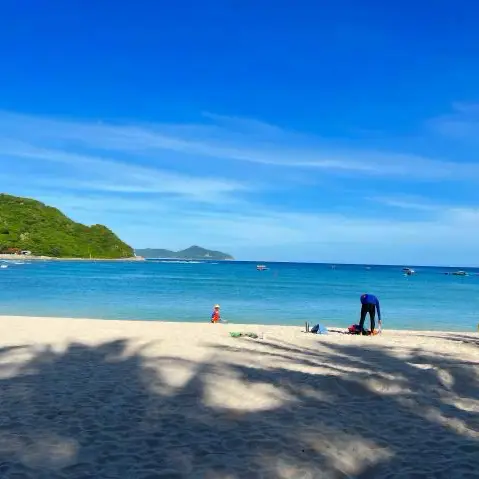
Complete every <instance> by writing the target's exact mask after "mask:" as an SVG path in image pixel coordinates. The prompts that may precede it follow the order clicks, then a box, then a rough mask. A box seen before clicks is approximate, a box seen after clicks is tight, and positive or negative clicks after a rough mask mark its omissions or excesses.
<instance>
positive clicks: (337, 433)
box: [0, 340, 479, 479]
mask: <svg viewBox="0 0 479 479" xmlns="http://www.w3.org/2000/svg"><path fill="white" fill-rule="evenodd" d="M235 344H239V345H240V347H237V348H230V349H228V348H223V347H221V346H220V347H218V348H217V353H216V354H215V355H214V357H213V358H211V359H209V360H206V361H203V362H200V363H196V362H192V361H189V360H187V359H184V358H180V357H177V358H175V357H170V356H159V357H158V356H157V357H149V356H147V355H145V354H143V353H142V352H141V351H138V350H135V349H133V348H132V345H131V344H130V343H129V342H128V341H127V340H118V341H112V342H107V343H104V344H100V345H97V346H91V345H86V344H81V343H72V344H70V345H69V346H68V348H67V349H66V350H65V351H63V352H56V351H54V350H52V349H46V350H43V351H35V350H33V349H31V358H30V359H29V360H28V361H26V362H24V363H23V364H22V365H21V367H18V368H17V370H16V372H15V374H8V375H4V376H1V377H0V477H22V475H23V476H25V477H33V478H43V477H45V478H52V479H55V478H57V477H58V478H65V477H68V478H73V479H75V478H87V477H100V478H115V477H118V478H128V477H131V478H140V479H141V478H148V477H150V478H154V477H198V478H226V477H228V478H244V477H248V478H250V477H251V478H255V477H263V478H271V479H272V478H278V477H281V478H286V477H291V478H295V479H296V478H298V479H299V478H301V477H310V478H316V477H318V478H320V477H325V478H337V477H351V476H354V477H364V478H370V477H371V478H373V477H395V475H396V474H399V473H403V474H407V473H409V472H411V473H412V472H416V473H418V474H419V473H421V474H426V476H424V477H445V478H446V477H447V478H452V477H468V474H473V473H476V471H477V468H478V467H479V443H478V436H479V423H478V410H477V409H474V408H475V407H476V406H475V404H476V403H475V402H474V397H476V398H477V397H479V386H478V382H477V371H474V370H473V369H471V365H470V364H465V363H464V362H463V363H457V362H454V361H452V360H446V359H442V360H441V359H438V358H421V360H422V361H423V362H424V361H425V360H426V359H427V361H429V362H432V361H434V362H433V363H432V364H433V367H434V368H436V369H440V370H441V371H446V372H447V374H448V375H449V376H448V377H449V379H450V381H449V383H447V384H444V383H443V382H441V381H440V380H438V379H437V374H436V373H435V372H434V371H435V370H434V371H433V370H428V369H418V368H417V367H415V366H414V365H411V364H414V361H416V360H417V361H419V358H410V360H409V361H407V362H405V361H402V360H399V359H397V358H395V357H392V356H391V355H389V354H387V353H386V352H384V351H381V350H379V349H378V350H374V351H371V350H364V349H362V348H360V347H357V346H337V345H331V344H330V345H329V346H322V347H321V349H320V348H314V347H312V348H309V349H308V350H307V351H304V353H305V354H303V353H302V350H301V348H298V347H296V346H293V345H287V344H280V343H276V344H273V343H270V344H268V343H266V344H265V346H264V347H263V348H262V350H261V351H260V352H259V353H258V352H255V350H254V348H252V349H251V351H248V357H250V358H252V360H253V361H254V362H255V364H254V365H251V364H249V365H245V364H244V361H242V360H241V358H240V357H239V356H238V357H237V356H236V355H239V354H241V353H244V350H245V349H247V348H248V345H247V343H246V342H245V343H242V342H241V343H235ZM14 352H15V350H14V349H12V350H5V351H2V355H3V356H2V357H3V360H4V361H5V358H8V355H9V354H14ZM255 354H256V355H257V356H258V357H257V361H255V356H254V355H255ZM268 354H271V355H273V356H272V360H273V363H271V362H269V363H268V362H267V361H266V360H267V359H268ZM12 357H13V356H12ZM331 358H334V364H328V363H331V362H332V360H331ZM275 361H281V363H279V362H278V363H277V364H275V363H274V362H275ZM371 361H374V362H375V364H376V365H377V371H378V373H377V377H373V378H371V376H370V375H368V374H367V373H364V372H362V370H364V365H365V364H368V363H370V362H371ZM409 363H410V364H409ZM271 364H273V366H272V365H271ZM328 366H330V367H328ZM318 368H322V369H321V370H319V369H318ZM345 371H346V372H345ZM347 371H354V372H353V373H347ZM182 375H183V376H182ZM451 378H452V379H451ZM456 378H457V381H456ZM179 379H181V381H180V380H179ZM372 380H375V381H383V382H384V385H385V386H384V390H382V391H381V390H377V389H376V390H375V389H374V388H371V387H370V382H371V381H372ZM464 381H467V382H468V384H469V386H468V388H466V387H465V386H462V387H461V386H458V384H462V383H463V382H464ZM230 386H231V387H230ZM228 388H230V389H228ZM388 388H389V389H388ZM394 388H396V389H397V390H398V391H402V392H396V393H395V394H391V393H390V391H391V390H396V389H394ZM238 390H240V391H242V393H241V392H240V394H241V397H237V398H233V397H231V395H235V394H238V392H237V391H238ZM466 392H467V394H466ZM215 393H218V394H217V396H218V397H219V398H220V399H219V400H217V398H216V397H215ZM222 394H223V396H221V395H222ZM225 394H226V396H225ZM228 395H230V397H228ZM221 397H224V398H225V399H224V403H222V402H221ZM458 397H461V398H462V399H463V401H465V403H468V401H469V403H468V404H469V409H467V407H466V406H467V404H466V406H464V408H463V409H461V408H458V406H457V405H455V403H454V401H452V399H454V398H455V399H457V398H458ZM258 398H260V399H261V398H262V399H261V400H264V402H263V403H262V402H261V401H260V400H258ZM448 401H449V402H448ZM232 404H233V406H232ZM448 422H449V423H450V424H449V423H448ZM461 425H462V426H461ZM461 427H462V429H461ZM438 445H439V446H440V447H439V448H438ZM438 451H439V452H438ZM160 474H161V475H160ZM470 477H473V476H470Z"/></svg>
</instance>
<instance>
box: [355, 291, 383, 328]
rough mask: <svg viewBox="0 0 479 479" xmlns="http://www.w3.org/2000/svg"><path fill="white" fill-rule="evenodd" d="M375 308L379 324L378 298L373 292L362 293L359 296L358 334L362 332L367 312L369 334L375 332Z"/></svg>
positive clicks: (379, 309)
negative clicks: (369, 326) (369, 321)
mask: <svg viewBox="0 0 479 479" xmlns="http://www.w3.org/2000/svg"><path fill="white" fill-rule="evenodd" d="M376 310H377V312H378V320H379V325H381V308H380V307H379V299H378V298H376V296H374V295H373V294H363V295H362V296H361V319H360V321H359V330H360V334H364V321H365V320H366V315H367V314H368V313H369V319H370V320H371V334H375V329H376V322H375V320H374V318H375V316H376Z"/></svg>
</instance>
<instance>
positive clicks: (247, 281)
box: [0, 261, 479, 331]
mask: <svg viewBox="0 0 479 479" xmlns="http://www.w3.org/2000/svg"><path fill="white" fill-rule="evenodd" d="M0 264H3V265H7V266H8V267H7V268H0V315H35V316H59V317H64V316H66V317H87V318H104V319H141V320H170V321H195V322H196V321H197V322H203V321H208V320H209V316H210V312H211V308H212V306H213V305H214V303H220V304H221V307H222V316H223V318H224V319H227V320H228V321H230V322H241V323H263V324H291V325H295V324H296V325H301V324H303V323H304V321H305V320H308V321H310V322H312V323H315V322H323V323H326V324H328V325H332V326H343V327H346V326H349V325H350V324H352V323H354V322H357V320H358V315H359V306H360V304H359V296H360V295H361V294H362V293H364V292H370V293H373V294H376V295H377V296H378V297H379V299H380V301H381V309H382V313H383V321H384V327H390V328H394V329H423V330H424V329H431V330H457V331H475V330H477V324H478V322H479V270H476V269H473V268H471V269H469V270H467V271H468V272H469V273H470V274H469V276H466V277H458V276H450V275H445V274H444V273H445V272H447V271H452V270H450V269H447V268H429V267H415V268H414V269H415V270H416V272H417V274H416V275H415V276H404V274H403V273H402V271H401V269H402V268H401V267H399V266H372V267H371V268H370V269H367V268H366V267H365V266H356V265H354V266H352V265H337V266H336V267H335V268H332V267H331V265H326V264H294V263H269V264H268V265H267V266H268V267H269V269H268V270H267V271H257V270H256V263H246V262H225V263H182V262H162V261H146V262H132V263H126V262H125V263H119V262H47V261H45V262H37V261H32V262H25V263H24V264H15V263H14V262H2V263H0Z"/></svg>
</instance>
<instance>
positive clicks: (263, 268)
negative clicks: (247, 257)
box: [256, 264, 268, 271]
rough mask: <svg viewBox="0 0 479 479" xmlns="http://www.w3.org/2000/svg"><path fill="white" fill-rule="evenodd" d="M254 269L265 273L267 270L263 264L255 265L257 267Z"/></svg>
mask: <svg viewBox="0 0 479 479" xmlns="http://www.w3.org/2000/svg"><path fill="white" fill-rule="evenodd" d="M256 269H257V270H258V271H266V270H267V269H268V267H267V266H266V265H264V264H257V265H256Z"/></svg>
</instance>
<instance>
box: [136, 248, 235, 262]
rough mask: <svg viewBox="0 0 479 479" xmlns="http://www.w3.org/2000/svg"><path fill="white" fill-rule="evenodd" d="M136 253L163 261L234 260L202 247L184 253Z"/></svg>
mask: <svg viewBox="0 0 479 479" xmlns="http://www.w3.org/2000/svg"><path fill="white" fill-rule="evenodd" d="M135 253H136V254H137V255H138V256H142V257H143V258H161V259H183V260H187V259H192V260H199V259H203V260H204V259H208V260H215V261H227V260H233V259H234V258H233V256H231V255H229V254H227V253H222V252H221V251H212V250H209V249H205V248H201V247H200V246H190V247H189V248H187V249H184V250H182V251H170V250H168V249H155V248H146V249H136V250H135Z"/></svg>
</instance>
